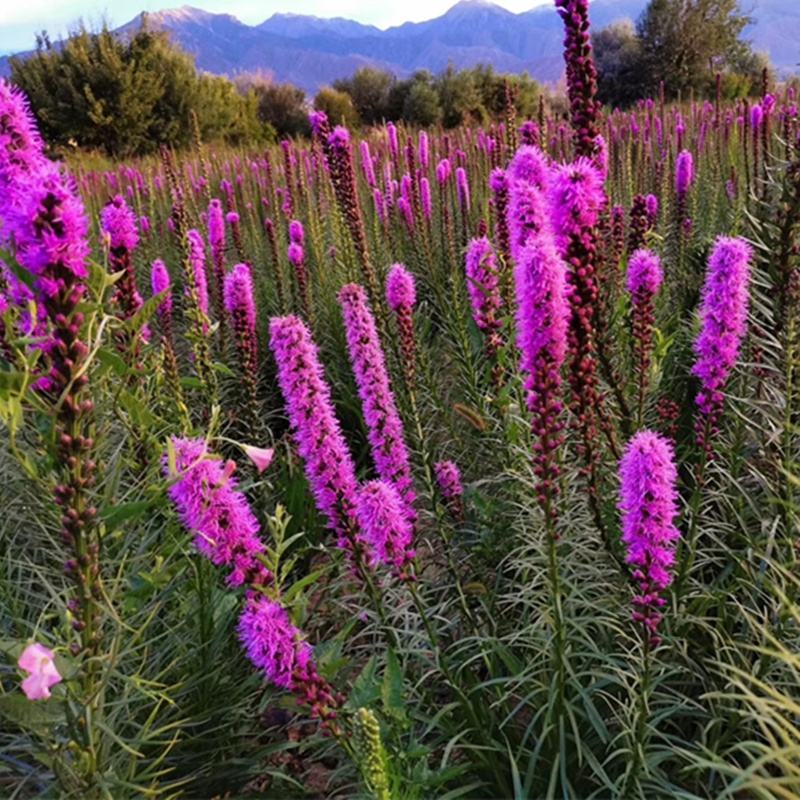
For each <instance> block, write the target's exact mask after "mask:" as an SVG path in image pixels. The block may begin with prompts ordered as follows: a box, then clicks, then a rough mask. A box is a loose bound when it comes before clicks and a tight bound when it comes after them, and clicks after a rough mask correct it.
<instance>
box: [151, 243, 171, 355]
mask: <svg viewBox="0 0 800 800" xmlns="http://www.w3.org/2000/svg"><path fill="white" fill-rule="evenodd" d="M150 288H151V289H152V290H153V295H159V294H161V293H162V292H166V294H165V295H164V297H163V298H162V299H161V302H160V303H159V304H158V309H157V310H156V314H157V315H158V319H159V322H160V324H161V331H162V333H163V334H164V335H165V336H168V337H169V338H170V339H171V338H172V281H171V279H170V277H169V272H168V271H167V265H166V264H165V263H164V262H163V261H162V260H161V259H160V258H157V259H156V260H155V261H154V262H153V264H152V266H151V267H150Z"/></svg>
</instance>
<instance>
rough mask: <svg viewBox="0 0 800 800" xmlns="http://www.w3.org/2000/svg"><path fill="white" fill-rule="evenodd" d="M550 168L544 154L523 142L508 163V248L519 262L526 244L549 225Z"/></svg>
mask: <svg viewBox="0 0 800 800" xmlns="http://www.w3.org/2000/svg"><path fill="white" fill-rule="evenodd" d="M549 172H550V167H549V165H548V163H547V159H546V158H545V156H544V154H543V153H542V152H541V151H540V150H539V149H538V148H535V147H531V146H529V145H523V146H522V147H520V149H519V150H518V151H517V153H516V154H515V156H514V158H513V159H512V160H511V163H510V164H509V166H508V170H507V173H506V174H507V175H508V178H509V203H508V212H507V217H508V228H509V237H510V241H509V250H510V253H511V257H512V258H513V259H514V261H515V262H518V261H519V258H520V255H521V253H522V250H523V249H524V248H525V246H526V245H527V244H528V243H529V242H530V241H531V240H532V239H534V238H535V237H536V236H538V234H539V233H540V232H541V231H543V230H544V229H546V228H548V227H549V224H550V223H549V208H548V205H547V198H546V195H545V190H546V186H547V183H548V180H549Z"/></svg>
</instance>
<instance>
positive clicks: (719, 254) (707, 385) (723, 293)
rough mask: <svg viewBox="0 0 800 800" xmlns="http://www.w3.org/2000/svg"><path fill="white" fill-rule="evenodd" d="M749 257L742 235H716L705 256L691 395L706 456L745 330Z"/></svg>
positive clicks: (698, 434) (750, 252)
mask: <svg viewBox="0 0 800 800" xmlns="http://www.w3.org/2000/svg"><path fill="white" fill-rule="evenodd" d="M751 258H752V249H751V247H750V245H749V244H747V242H745V241H744V239H740V238H737V237H733V238H731V237H725V236H721V237H719V238H718V239H717V241H716V243H715V245H714V249H713V250H712V252H711V256H710V258H709V261H708V269H707V271H706V279H705V283H704V285H703V294H702V301H701V305H700V326H701V327H700V333H699V334H698V336H697V339H696V340H695V343H694V352H695V355H696V360H695V364H694V366H693V367H692V374H693V375H695V376H697V378H698V379H699V380H700V391H699V392H698V393H697V397H696V399H695V403H696V405H697V410H698V419H697V423H696V429H697V437H698V443H699V444H700V446H701V447H702V448H703V449H704V451H705V452H706V453H707V455H709V456H710V455H711V454H712V451H713V437H714V436H715V435H716V434H717V433H718V429H717V425H718V422H719V419H720V416H721V415H722V409H723V404H724V400H725V395H724V389H725V384H726V383H727V381H728V377H729V375H730V373H731V370H732V369H733V367H734V366H735V364H736V361H737V360H738V358H739V350H740V348H741V343H742V339H743V338H744V335H745V331H746V329H747V308H748V300H749V293H748V286H749V282H750V259H751Z"/></svg>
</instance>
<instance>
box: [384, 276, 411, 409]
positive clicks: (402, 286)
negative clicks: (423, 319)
mask: <svg viewBox="0 0 800 800" xmlns="http://www.w3.org/2000/svg"><path fill="white" fill-rule="evenodd" d="M386 302H387V304H388V306H389V308H390V309H391V311H392V312H393V314H394V318H395V322H396V324H397V333H398V339H399V342H400V356H401V361H402V370H403V379H404V381H405V384H406V390H407V391H408V392H409V394H411V395H413V393H414V390H415V388H416V376H417V343H416V338H415V336H414V306H415V305H416V302H417V288H416V283H415V281H414V276H413V275H412V274H411V273H410V272H409V271H408V270H407V269H406V268H405V266H404V265H403V264H393V265H392V266H391V268H390V269H389V273H388V275H387V276H386Z"/></svg>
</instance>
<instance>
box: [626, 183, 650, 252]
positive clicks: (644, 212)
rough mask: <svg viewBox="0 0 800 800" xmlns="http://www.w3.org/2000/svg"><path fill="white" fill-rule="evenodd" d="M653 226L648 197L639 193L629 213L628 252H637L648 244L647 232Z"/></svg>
mask: <svg viewBox="0 0 800 800" xmlns="http://www.w3.org/2000/svg"><path fill="white" fill-rule="evenodd" d="M651 228H652V222H651V217H650V212H649V209H648V207H647V198H646V197H645V196H644V195H643V194H637V195H635V196H634V198H633V202H632V203H631V208H630V211H629V214H628V253H629V254H632V253H635V252H636V251H637V250H641V249H642V248H644V247H645V246H646V244H647V233H648V231H649V230H650V229H651Z"/></svg>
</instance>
